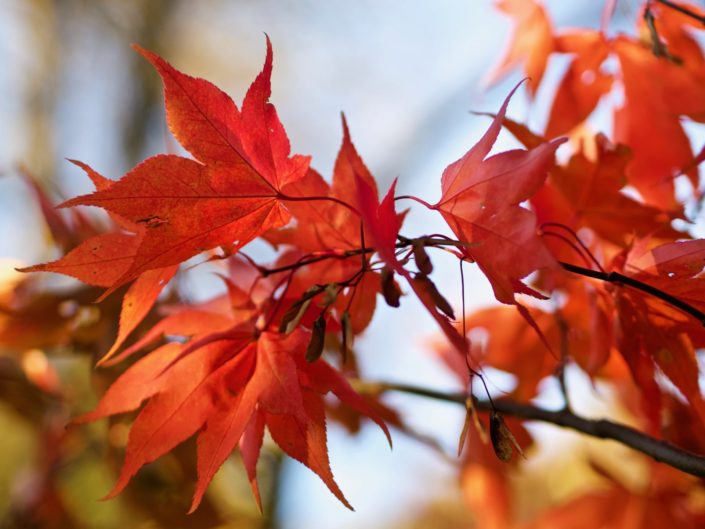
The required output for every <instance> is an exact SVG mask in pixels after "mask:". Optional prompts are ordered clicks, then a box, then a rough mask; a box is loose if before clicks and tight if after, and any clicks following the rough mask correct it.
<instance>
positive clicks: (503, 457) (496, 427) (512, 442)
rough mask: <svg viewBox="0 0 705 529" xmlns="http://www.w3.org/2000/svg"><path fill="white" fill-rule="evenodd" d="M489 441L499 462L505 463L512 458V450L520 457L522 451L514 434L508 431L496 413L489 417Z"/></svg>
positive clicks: (501, 418) (522, 454)
mask: <svg viewBox="0 0 705 529" xmlns="http://www.w3.org/2000/svg"><path fill="white" fill-rule="evenodd" d="M490 439H491V440H492V448H494V453H495V454H496V455H497V457H498V458H499V460H500V461H504V462H505V463H506V462H507V461H509V460H510V459H511V458H512V452H513V449H516V451H517V452H518V453H519V454H520V455H521V456H522V457H525V456H524V452H523V451H522V449H521V447H520V446H519V443H518V442H517V440H516V438H515V437H514V434H512V432H511V431H510V430H509V428H508V427H507V425H506V424H505V422H504V417H502V415H500V414H499V413H497V412H493V413H492V415H490Z"/></svg>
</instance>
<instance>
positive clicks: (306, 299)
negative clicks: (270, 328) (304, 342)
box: [279, 285, 326, 334]
mask: <svg viewBox="0 0 705 529" xmlns="http://www.w3.org/2000/svg"><path fill="white" fill-rule="evenodd" d="M325 288H326V285H314V286H312V287H311V288H309V289H308V290H306V292H304V293H303V295H302V296H301V298H299V299H298V300H297V301H296V302H294V303H292V305H291V307H289V308H288V309H287V311H286V312H285V313H284V316H282V320H281V322H280V323H279V332H281V333H286V334H289V333H290V332H291V331H293V330H294V329H295V328H296V327H297V326H298V325H299V322H300V321H301V318H302V317H303V315H304V314H305V312H306V309H308V306H309V305H310V304H311V300H312V299H313V298H314V297H315V296H317V295H318V294H320V293H321V292H322V291H323V290H324V289H325Z"/></svg>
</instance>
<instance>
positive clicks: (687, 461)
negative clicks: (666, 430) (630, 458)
mask: <svg viewBox="0 0 705 529" xmlns="http://www.w3.org/2000/svg"><path fill="white" fill-rule="evenodd" d="M354 385H355V388H356V389H357V390H358V391H360V392H363V393H382V392H384V391H398V392H402V393H408V394H411V395H418V396H420V397H426V398H430V399H436V400H441V401H445V402H454V403H456V404H460V405H462V406H465V401H466V398H467V397H466V395H465V393H443V392H440V391H435V390H431V389H426V388H421V387H417V386H411V385H407V384H395V383H387V382H364V381H356V382H355V384H354ZM474 402H475V406H476V407H477V409H478V410H481V411H488V412H491V411H493V405H494V410H496V411H498V412H500V413H502V414H504V415H507V416H511V417H516V418H518V419H525V420H528V421H540V422H545V423H549V424H554V425H556V426H560V427H563V428H569V429H571V430H575V431H577V432H581V433H584V434H586V435H589V436H591V437H597V438H600V439H611V440H613V441H617V442H618V443H621V444H623V445H625V446H628V447H630V448H632V449H634V450H636V451H638V452H641V453H642V454H645V455H647V456H649V457H651V458H653V459H655V460H656V461H659V462H661V463H664V464H666V465H669V466H671V467H673V468H676V469H678V470H681V471H682V472H685V473H686V474H691V475H693V476H698V477H705V456H702V455H699V454H695V453H693V452H689V451H687V450H684V449H682V448H680V447H678V446H676V445H674V444H671V443H669V442H668V441H661V440H658V439H655V438H653V437H651V436H649V435H646V434H645V433H642V432H640V431H638V430H635V429H634V428H631V427H629V426H626V425H624V424H619V423H616V422H612V421H608V420H606V419H596V420H594V419H586V418H584V417H580V416H579V415H575V414H574V413H573V412H572V411H570V410H568V409H562V410H559V411H550V410H546V409H543V408H539V407H537V406H534V405H532V404H524V403H521V402H516V401H512V400H508V399H502V400H495V401H494V403H493V405H492V404H490V402H489V401H486V400H477V399H475V401H474Z"/></svg>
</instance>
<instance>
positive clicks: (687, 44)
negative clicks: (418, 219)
mask: <svg viewBox="0 0 705 529" xmlns="http://www.w3.org/2000/svg"><path fill="white" fill-rule="evenodd" d="M497 4H498V7H499V8H500V9H501V10H502V11H504V12H505V13H507V14H508V15H510V16H511V17H513V19H514V21H515V28H514V38H513V40H512V42H511V44H510V46H509V51H508V53H507V55H506V57H505V59H504V61H503V62H502V64H501V66H500V68H499V69H498V70H497V73H496V74H495V75H496V77H498V76H501V75H504V74H506V73H507V72H508V71H509V70H510V69H512V68H513V67H514V66H516V65H517V64H519V63H520V64H523V68H524V72H525V73H526V75H528V76H529V77H530V79H529V82H528V88H529V90H528V92H529V96H530V97H533V96H535V94H536V92H537V91H538V90H539V89H540V87H541V86H542V79H543V77H544V75H543V74H544V72H545V69H546V67H547V64H548V62H549V59H550V58H551V57H552V56H554V55H556V54H568V56H569V57H570V62H569V63H568V66H567V69H566V71H565V73H564V74H563V77H562V78H561V79H560V81H559V84H558V86H557V88H556V91H555V96H554V98H553V103H552V107H551V110H550V113H549V117H548V120H547V122H546V125H545V129H544V132H543V133H542V134H537V133H534V132H531V131H530V130H529V129H528V128H526V127H525V126H523V125H521V124H519V123H516V122H513V121H511V120H509V119H506V118H505V117H504V113H503V111H500V113H499V114H498V115H497V118H501V119H502V120H503V124H504V126H505V127H506V128H507V130H508V131H510V132H511V133H512V134H513V135H514V136H515V137H516V138H517V139H518V140H519V142H521V143H522V144H523V145H524V146H526V147H527V148H530V149H532V150H535V149H538V148H540V147H542V146H546V145H547V144H546V139H545V138H552V137H555V136H556V135H559V134H570V135H571V136H572V140H573V141H572V142H571V144H570V149H569V150H570V152H568V153H567V154H566V156H565V158H564V161H563V162H562V163H561V164H559V165H556V166H554V167H551V168H549V176H548V179H547V180H546V182H545V183H544V184H543V185H542V186H538V187H537V188H536V189H535V190H534V192H533V193H532V194H531V196H527V197H524V199H528V201H529V203H530V205H531V209H532V211H533V212H534V213H535V215H536V218H537V222H538V226H539V227H540V231H541V233H542V240H543V241H544V242H545V243H546V245H547V247H548V249H549V252H550V255H551V256H552V258H553V259H555V260H557V261H560V262H561V263H562V264H563V265H564V266H563V269H560V268H556V267H553V268H548V267H547V268H544V269H542V270H541V271H540V272H539V274H538V275H537V276H536V277H535V280H534V284H533V285H532V286H533V287H536V288H539V289H542V290H543V291H551V292H552V293H553V295H554V299H555V300H556V301H555V302H554V303H553V306H552V307H550V308H545V307H543V308H538V307H536V308H531V309H529V313H530V315H531V318H532V319H533V321H534V322H535V323H536V326H537V327H538V329H539V330H540V333H536V332H534V329H531V328H529V327H527V325H526V321H525V318H524V317H522V316H521V315H520V314H518V313H517V312H516V311H514V310H511V308H510V307H494V308H488V309H485V310H481V311H478V312H476V313H474V314H470V315H468V316H467V318H466V319H465V323H464V327H465V328H466V329H467V330H468V332H470V333H472V332H475V333H477V332H479V331H480V330H481V332H482V334H483V335H484V336H485V337H486V338H485V339H483V340H480V343H475V344H473V347H472V348H471V355H472V357H473V358H474V359H475V360H477V361H478V362H479V363H480V364H482V365H484V366H491V367H494V368H497V369H500V370H502V371H505V372H507V373H511V374H512V375H514V376H515V380H516V385H515V387H514V389H513V390H512V392H511V394H510V395H509V397H514V398H516V399H518V400H521V401H526V400H528V399H531V398H533V397H534V396H535V395H536V393H537V385H538V384H539V382H540V381H542V380H544V379H545V378H546V377H550V376H552V375H554V374H555V373H557V372H558V373H560V371H561V370H562V369H563V368H564V366H565V365H566V363H567V362H574V363H575V364H577V365H578V366H579V367H580V368H581V369H582V370H583V371H584V372H585V373H587V374H588V375H589V376H590V377H591V378H593V379H599V380H603V381H608V382H609V383H610V384H612V385H613V386H614V387H615V388H617V390H618V392H619V393H620V394H621V395H622V399H623V404H624V405H625V406H626V407H627V408H628V409H630V410H631V413H633V414H634V415H635V416H636V417H638V418H639V419H638V420H639V422H640V423H641V424H642V426H643V428H644V429H645V430H647V431H648V432H650V433H651V434H652V435H654V436H655V437H657V438H662V439H666V440H669V441H672V442H674V443H676V444H678V445H679V446H683V447H685V448H686V449H689V450H691V451H694V452H696V453H702V452H703V448H704V447H705V415H704V414H703V412H704V411H705V407H704V406H703V404H704V400H703V395H702V391H701V389H700V385H699V376H700V370H699V367H698V362H697V358H696V352H697V350H699V349H702V348H703V347H705V331H704V329H703V321H702V316H701V314H702V311H703V309H705V303H704V302H705V298H703V296H704V295H705V283H704V282H703V281H704V280H703V276H702V272H703V268H704V266H705V253H703V248H704V247H703V241H702V240H699V239H693V238H692V236H691V235H690V234H689V233H688V231H677V230H675V229H674V228H673V223H672V221H673V220H674V219H682V220H684V221H686V222H683V223H682V225H687V218H686V217H685V215H684V208H683V203H684V200H683V198H682V197H683V195H680V196H677V195H676V193H675V179H676V178H678V177H680V178H683V179H687V180H688V181H689V182H690V183H691V185H692V186H693V188H694V191H692V193H691V200H693V199H694V200H698V199H699V198H700V197H699V192H698V190H697V186H698V171H697V165H698V163H699V162H700V161H701V155H699V154H698V155H696V154H694V153H693V151H692V150H691V146H690V140H689V138H688V137H687V136H686V133H685V132H684V128H683V123H682V121H683V120H684V118H686V117H687V118H689V119H691V120H693V121H703V119H705V114H704V113H703V111H704V110H705V90H703V86H704V85H703V80H705V55H704V54H703V52H702V50H701V48H700V46H699V44H698V41H697V37H696V35H695V34H694V30H695V29H696V28H702V24H700V23H699V22H698V21H697V20H695V19H694V17H693V15H695V16H702V15H703V13H702V12H701V11H700V10H699V9H698V8H697V7H695V6H692V5H690V4H684V3H679V4H678V6H679V7H680V6H683V7H685V8H686V9H687V10H689V11H690V12H691V15H686V14H684V13H682V12H679V11H677V10H674V9H672V8H670V7H669V6H665V5H662V4H660V3H657V2H651V3H648V4H649V5H645V6H643V10H642V11H641V12H640V13H639V15H640V17H639V19H638V23H637V26H638V27H637V32H638V37H637V38H635V37H631V36H627V35H618V36H615V37H610V36H608V34H607V31H606V28H603V29H602V30H599V31H598V30H592V29H583V28H581V29H576V30H569V31H562V32H556V31H555V30H554V29H553V25H552V23H551V21H550V19H549V17H548V15H547V13H546V11H545V9H544V8H543V6H542V5H541V4H540V3H538V2H536V1H533V0H532V1H514V0H502V1H499V2H498V3H497ZM607 4H608V5H607V6H606V7H605V9H606V13H605V16H606V18H605V20H604V22H603V24H604V25H605V26H606V24H607V20H608V17H609V15H610V13H609V10H610V8H613V7H614V6H613V5H610V3H609V2H608V3H607ZM641 15H644V16H641ZM615 59H616V61H614V60H615ZM620 92H621V93H622V94H623V101H621V102H620V103H618V104H617V105H616V108H614V110H613V123H614V130H613V133H612V135H611V139H608V138H607V136H605V135H603V134H601V133H598V134H591V133H590V132H589V130H590V126H589V124H586V120H588V119H589V117H590V116H591V114H592V113H593V112H594V110H595V109H596V107H597V105H598V104H599V103H600V102H601V101H603V102H604V104H605V105H609V104H611V101H614V99H615V98H614V94H616V93H620ZM544 148H545V147H544ZM513 181H517V180H516V179H515V180H513ZM518 181H519V182H521V180H518ZM685 229H686V228H684V230H685ZM456 233H457V232H456ZM526 247H527V248H528V246H526ZM534 255H536V253H535V252H534ZM566 263H568V265H567V267H566V266H565V264H566ZM571 264H573V265H579V266H580V267H583V268H584V269H587V270H590V271H591V272H588V274H590V273H592V272H594V273H593V274H592V275H593V277H595V278H596V280H586V279H585V278H584V277H583V278H576V276H575V275H574V274H571V273H570V272H569V271H568V270H566V268H570V267H571ZM480 265H481V266H482V264H481V263H480ZM632 280H635V281H636V282H639V283H641V286H644V285H645V286H646V287H645V289H642V288H638V287H639V285H637V288H634V281H632ZM649 287H655V288H656V289H658V290H659V291H661V292H662V293H667V294H668V295H667V296H665V297H655V296H653V295H652V294H653V291H652V292H651V293H649V292H648V289H649ZM495 291H496V287H495ZM674 298H675V299H674ZM678 301H685V302H686V303H687V304H688V305H689V306H690V308H694V309H696V310H689V309H688V308H687V307H683V306H682V305H680V306H678V305H679V304H678ZM684 308H685V310H684ZM547 345H548V346H549V347H547ZM441 354H442V356H443V357H444V358H445V360H446V362H447V363H448V365H449V366H451V368H452V369H453V370H454V371H455V372H456V373H457V374H458V377H459V379H460V380H461V381H463V380H466V379H467V367H466V365H465V362H464V361H462V359H460V358H458V355H457V354H456V353H455V351H453V350H450V349H448V348H447V347H443V348H442V350H441ZM666 379H667V380H666ZM665 380H666V382H664V381H665ZM674 388H675V389H674ZM517 430H518V429H517ZM518 431H519V430H518ZM524 442H526V443H528V442H529V440H528V439H525V441H524ZM469 443H470V450H468V453H467V457H466V465H465V467H464V471H463V479H464V482H465V483H470V484H471V486H466V498H467V499H468V502H469V504H470V505H471V506H472V507H473V508H474V510H475V512H476V513H477V515H478V516H479V519H480V522H481V523H480V525H482V526H483V527H493V528H497V529H501V528H507V527H518V526H521V527H524V526H523V525H521V524H517V523H516V521H515V519H514V516H513V515H512V509H511V507H512V505H513V501H512V486H511V484H510V482H509V480H508V478H507V468H506V467H499V466H498V465H497V464H496V461H494V460H493V459H492V458H491V457H486V456H483V453H484V452H483V451H482V449H481V448H480V447H478V446H476V445H477V443H475V445H473V444H472V443H473V441H472V440H471V441H469ZM485 452H486V450H485ZM649 475H650V476H651V479H652V481H653V482H652V484H651V485H650V486H648V487H645V488H644V489H643V490H633V489H630V488H629V487H626V486H624V485H623V484H621V483H620V482H619V481H618V480H614V479H610V477H609V476H607V478H608V479H606V487H607V490H604V491H599V492H594V493H588V494H586V495H584V496H579V497H578V498H576V499H575V500H573V501H571V502H569V503H567V504H566V505H564V506H563V507H561V508H560V509H557V510H553V511H549V512H547V513H546V514H545V515H544V516H542V517H540V518H539V519H538V520H536V521H535V522H533V523H531V524H529V525H527V526H526V527H532V528H534V527H535V528H539V527H552V528H559V527H560V528H563V527H565V528H568V527H570V528H574V527H614V528H623V527H642V526H644V525H643V524H646V523H647V522H646V521H645V520H649V521H648V525H652V524H655V525H658V526H664V527H665V526H668V525H672V526H676V527H700V525H701V524H702V523H703V513H702V510H701V509H699V508H698V507H697V506H695V504H694V503H693V497H694V495H695V496H697V495H698V494H699V493H700V491H701V488H700V485H699V484H698V482H697V480H694V479H692V478H690V477H686V476H683V475H677V473H673V472H672V471H665V470H664V469H663V468H660V467H658V466H651V467H650V470H649ZM603 477H604V476H603ZM488 506H489V508H488Z"/></svg>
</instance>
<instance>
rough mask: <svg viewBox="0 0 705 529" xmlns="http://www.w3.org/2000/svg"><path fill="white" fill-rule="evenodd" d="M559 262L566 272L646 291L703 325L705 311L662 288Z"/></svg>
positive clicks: (620, 275)
mask: <svg viewBox="0 0 705 529" xmlns="http://www.w3.org/2000/svg"><path fill="white" fill-rule="evenodd" d="M559 263H560V265H561V266H562V267H563V269H564V270H567V271H568V272H572V273H574V274H578V275H581V276H586V277H592V278H594V279H599V280H600V281H606V282H607V283H620V284H623V285H628V286H630V287H632V288H634V289H636V290H641V291H642V292H646V293H647V294H650V295H652V296H654V297H656V298H658V299H660V300H662V301H665V302H666V303H668V304H669V305H672V306H673V307H676V308H677V309H680V310H682V311H683V312H685V313H686V314H690V315H691V316H693V317H694V318H696V319H697V320H698V321H699V322H700V323H701V324H702V325H703V326H705V313H703V312H702V311H700V310H698V309H696V308H695V307H693V306H692V305H690V304H689V303H686V302H685V301H683V300H680V299H678V298H677V297H675V296H672V295H670V294H669V293H667V292H664V291H663V290H660V289H658V288H656V287H654V286H651V285H649V284H648V283H644V282H642V281H639V280H638V279H634V278H633V277H629V276H625V275H624V274H620V273H619V272H609V273H608V272H600V271H597V270H591V269H589V268H583V267H582V266H577V265H574V264H570V263H564V262H563V261H559Z"/></svg>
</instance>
